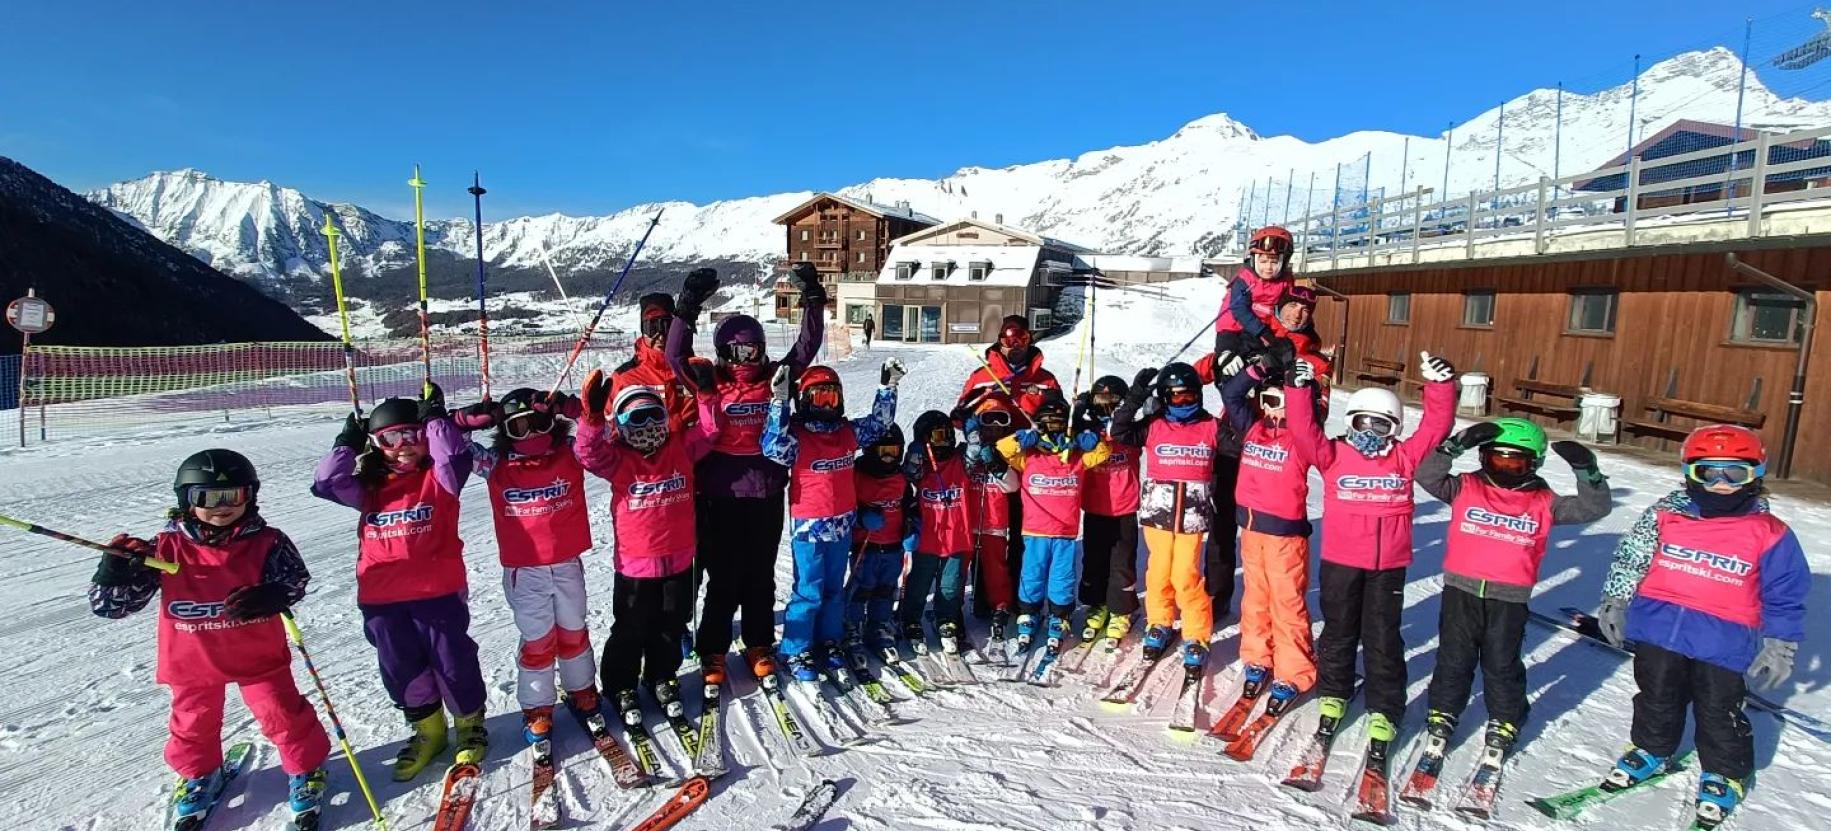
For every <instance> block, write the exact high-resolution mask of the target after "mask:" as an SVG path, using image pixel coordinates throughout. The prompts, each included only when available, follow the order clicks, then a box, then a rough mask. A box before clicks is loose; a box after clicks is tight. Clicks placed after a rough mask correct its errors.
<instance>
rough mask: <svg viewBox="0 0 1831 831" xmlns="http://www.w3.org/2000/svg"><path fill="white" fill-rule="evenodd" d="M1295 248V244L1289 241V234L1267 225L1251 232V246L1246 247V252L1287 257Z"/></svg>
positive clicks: (1277, 227)
mask: <svg viewBox="0 0 1831 831" xmlns="http://www.w3.org/2000/svg"><path fill="white" fill-rule="evenodd" d="M1295 247H1296V244H1295V242H1294V241H1293V240H1292V239H1291V232H1289V231H1286V230H1284V229H1283V228H1281V227H1279V226H1277V225H1267V226H1265V227H1263V228H1260V229H1259V230H1257V231H1254V232H1252V244H1251V245H1248V246H1247V247H1246V250H1247V251H1248V252H1251V253H1255V254H1257V253H1259V252H1264V253H1267V254H1277V255H1279V256H1283V257H1288V256H1290V255H1291V250H1292V249H1293V248H1295Z"/></svg>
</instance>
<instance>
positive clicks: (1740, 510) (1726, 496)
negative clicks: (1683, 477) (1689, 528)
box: [1685, 482, 1760, 519]
mask: <svg viewBox="0 0 1831 831" xmlns="http://www.w3.org/2000/svg"><path fill="white" fill-rule="evenodd" d="M1685 493H1686V494H1687V495H1688V496H1690V497H1691V501H1692V503H1693V504H1695V505H1697V512H1698V516H1701V517H1704V518H1706V519H1709V518H1712V517H1722V516H1740V515H1742V514H1746V513H1748V512H1749V510H1750V509H1751V508H1753V507H1754V503H1755V497H1757V496H1758V495H1760V488H1758V487H1755V486H1754V485H1753V484H1752V483H1751V484H1750V485H1749V486H1748V487H1744V488H1738V489H1737V490H1735V491H1734V492H1731V493H1716V492H1714V491H1711V490H1710V489H1709V488H1707V487H1705V486H1704V485H1703V484H1700V483H1698V482H1686V483H1685Z"/></svg>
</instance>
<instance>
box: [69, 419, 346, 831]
mask: <svg viewBox="0 0 1831 831" xmlns="http://www.w3.org/2000/svg"><path fill="white" fill-rule="evenodd" d="M260 487H261V482H260V478H259V477H258V476H257V475H256V474H255V470H254V465H252V464H250V463H249V462H248V460H247V458H245V457H243V456H242V455H241V454H240V453H236V452H234V451H230V450H205V451H203V452H201V453H198V454H195V455H193V456H191V457H190V458H188V459H185V460H184V463H183V464H181V465H179V466H178V474H177V476H176V477H174V479H173V481H172V490H173V491H175V492H176V495H177V497H178V507H177V508H176V509H174V510H173V511H172V512H171V521H170V522H169V523H167V525H166V526H165V530H164V531H161V532H159V534H158V535H157V536H155V537H154V538H153V539H152V541H150V542H149V541H147V540H143V539H137V538H134V537H130V536H128V535H126V534H120V535H117V536H116V537H115V538H114V539H113V540H112V541H110V543H109V544H110V545H112V546H113V547H115V548H117V549H121V550H125V551H130V552H133V553H136V554H139V555H141V556H142V557H152V558H154V559H158V560H164V561H166V562H171V563H177V564H178V570H177V572H175V573H171V574H165V573H161V572H159V571H155V570H153V569H151V568H148V567H147V566H146V565H145V564H144V563H143V562H142V561H141V558H139V557H135V558H128V557H120V556H116V555H114V554H104V555H102V562H101V565H100V566H99V567H97V568H96V571H95V580H94V583H93V584H92V585H91V586H90V587H89V608H90V610H91V611H93V612H95V614H97V615H99V616H101V617H105V618H124V617H126V616H128V615H129V614H132V613H134V612H137V611H139V610H141V609H143V608H145V607H146V604H147V603H150V602H151V601H152V599H153V595H155V594H158V595H162V602H161V603H160V606H159V663H158V669H157V670H156V672H155V678H156V679H157V680H158V682H159V683H160V684H164V685H165V686H166V687H168V688H170V689H171V691H172V716H171V722H170V725H169V728H168V729H169V731H170V736H169V737H168V738H167V739H166V742H165V761H166V763H167V764H169V765H171V766H172V769H173V770H175V771H177V772H178V780H179V781H178V787H177V790H176V793H175V794H174V795H173V799H172V816H173V818H174V819H175V820H177V821H181V822H186V821H188V822H195V823H199V824H201V822H202V821H203V817H204V816H205V815H207V814H208V813H209V810H210V808H211V807H212V806H213V805H214V802H215V798H216V796H215V790H216V788H217V786H218V785H219V784H220V783H221V782H222V781H224V780H225V779H226V777H228V776H233V775H234V774H235V772H234V771H232V770H225V769H224V767H223V747H222V726H223V692H224V688H225V687H227V686H228V685H230V684H235V685H236V686H238V687H240V688H241V693H242V701H243V702H244V703H246V704H247V705H248V710H249V712H251V713H253V714H254V718H255V721H256V722H257V723H259V724H260V727H261V733H262V734H263V735H265V736H266V737H267V739H268V740H269V741H271V742H273V744H274V746H275V747H277V748H279V750H280V767H281V768H282V769H283V770H285V771H286V773H287V775H288V777H289V779H288V785H289V789H290V791H291V798H290V801H291V807H292V809H293V811H294V813H295V814H298V815H304V814H308V813H310V814H315V813H316V812H317V810H318V803H319V800H320V798H321V797H322V796H323V794H324V785H325V773H324V760H325V757H327V756H328V755H329V754H330V750H331V743H330V738H329V737H327V736H326V735H325V733H324V727H323V725H321V724H319V723H318V714H317V713H316V712H315V711H313V710H312V706H311V704H310V703H309V702H307V701H306V700H305V697H304V696H302V695H300V694H299V690H298V687H296V686H294V684H293V680H292V655H291V653H290V652H289V651H287V647H286V633H285V630H283V629H282V628H281V623H280V617H279V616H280V615H281V614H282V613H284V612H286V611H287V609H288V608H289V607H291V606H292V605H293V604H294V603H297V602H299V601H300V600H303V599H304V598H305V586H306V583H308V582H309V581H310V580H311V574H310V573H308V572H307V571H306V570H305V561H304V560H302V559H300V557H299V551H298V549H296V548H294V547H293V544H292V540H290V539H287V537H286V535H285V534H283V533H281V532H280V530H279V529H278V528H274V527H271V526H269V525H268V524H267V523H266V522H265V521H264V520H263V519H262V518H261V515H260V511H259V510H257V509H256V507H255V495H256V494H257V493H258V492H259V491H260Z"/></svg>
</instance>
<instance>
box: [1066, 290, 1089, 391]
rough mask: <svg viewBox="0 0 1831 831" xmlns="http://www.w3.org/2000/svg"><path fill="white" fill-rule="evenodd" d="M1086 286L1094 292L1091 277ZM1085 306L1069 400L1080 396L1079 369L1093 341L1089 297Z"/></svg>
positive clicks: (1083, 363) (1084, 361) (1085, 360)
mask: <svg viewBox="0 0 1831 831" xmlns="http://www.w3.org/2000/svg"><path fill="white" fill-rule="evenodd" d="M1087 286H1088V291H1089V292H1092V291H1093V290H1094V289H1093V286H1094V278H1093V276H1092V275H1089V276H1088V278H1087ZM1086 305H1087V311H1086V312H1085V313H1084V314H1082V315H1081V318H1082V319H1083V320H1084V321H1085V322H1086V323H1087V327H1086V328H1085V329H1082V330H1081V353H1080V354H1079V355H1076V356H1075V359H1074V384H1073V385H1072V386H1070V387H1069V389H1071V390H1072V391H1073V392H1072V394H1071V395H1069V397H1070V398H1073V397H1074V396H1076V395H1080V394H1081V367H1082V366H1083V365H1085V364H1086V363H1087V347H1088V344H1089V343H1090V342H1091V341H1092V339H1093V333H1094V321H1093V316H1094V304H1093V300H1092V298H1091V297H1090V298H1089V299H1088V301H1087V304H1086Z"/></svg>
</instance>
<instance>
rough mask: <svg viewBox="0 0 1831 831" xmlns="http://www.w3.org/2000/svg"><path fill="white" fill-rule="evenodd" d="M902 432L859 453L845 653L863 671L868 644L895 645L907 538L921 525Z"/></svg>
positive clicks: (886, 436) (889, 432)
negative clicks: (892, 618) (896, 611)
mask: <svg viewBox="0 0 1831 831" xmlns="http://www.w3.org/2000/svg"><path fill="white" fill-rule="evenodd" d="M903 451H904V441H903V430H902V428H900V427H898V426H896V425H894V424H892V425H890V429H889V430H886V431H885V432H884V434H883V435H882V436H879V437H878V439H877V442H876V443H875V444H873V445H871V446H870V447H867V448H865V449H863V450H862V451H860V452H859V454H858V466H857V467H856V468H854V470H853V476H852V481H853V488H854V489H855V490H856V491H857V492H858V525H857V526H855V527H854V528H853V531H852V536H853V539H854V540H855V542H854V543H853V545H854V546H855V547H856V548H857V554H856V555H855V556H854V557H853V562H852V576H851V578H850V579H849V580H848V581H847V582H846V649H847V651H848V652H850V653H851V654H852V663H853V665H854V667H855V668H856V667H858V666H859V665H860V663H861V661H860V658H861V656H862V655H863V654H864V649H865V647H866V645H867V643H866V642H867V640H868V641H869V646H870V647H871V648H873V649H879V650H882V649H893V648H895V647H896V632H895V630H894V629H892V628H891V623H890V612H891V609H892V607H893V606H894V605H895V603H896V593H897V592H896V590H897V583H898V582H900V581H901V580H902V579H903V538H904V537H907V536H908V535H909V533H910V531H911V530H912V529H914V528H915V526H916V504H915V494H914V493H913V492H912V491H911V490H910V485H909V480H908V479H907V478H905V477H904V476H903Z"/></svg>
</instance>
